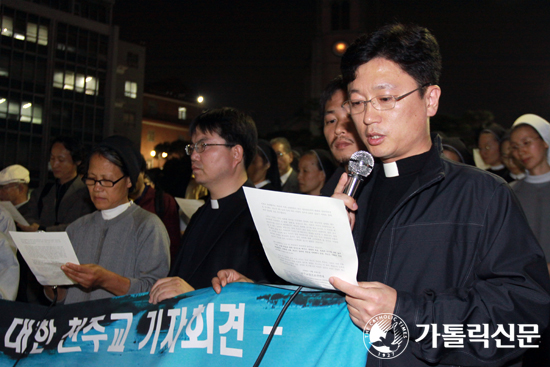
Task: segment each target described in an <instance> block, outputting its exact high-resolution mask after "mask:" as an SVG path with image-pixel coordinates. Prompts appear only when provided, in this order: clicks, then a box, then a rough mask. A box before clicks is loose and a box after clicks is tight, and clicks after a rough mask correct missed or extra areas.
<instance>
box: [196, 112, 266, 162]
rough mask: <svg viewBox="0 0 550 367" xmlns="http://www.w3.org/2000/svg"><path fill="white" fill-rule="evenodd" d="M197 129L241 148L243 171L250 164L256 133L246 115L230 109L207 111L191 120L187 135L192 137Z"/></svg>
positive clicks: (256, 137)
mask: <svg viewBox="0 0 550 367" xmlns="http://www.w3.org/2000/svg"><path fill="white" fill-rule="evenodd" d="M197 129H199V130H200V131H202V132H204V133H210V134H212V133H216V134H218V135H219V136H220V137H221V138H222V139H224V140H225V141H226V142H227V143H228V144H235V145H240V146H242V147H243V152H244V168H245V170H246V169H247V168H248V166H250V163H252V159H254V156H255V155H256V146H257V144H258V131H257V130H256V124H254V120H252V117H250V116H249V115H247V114H246V113H244V112H241V111H239V110H237V109H236V108H232V107H222V108H217V109H212V110H207V111H205V112H203V113H201V114H200V115H199V116H197V117H196V118H195V119H194V120H193V122H192V123H191V126H190V127H189V133H190V134H191V135H194V134H195V132H196V131H197Z"/></svg>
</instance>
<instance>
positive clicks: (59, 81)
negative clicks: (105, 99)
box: [53, 70, 99, 96]
mask: <svg viewBox="0 0 550 367" xmlns="http://www.w3.org/2000/svg"><path fill="white" fill-rule="evenodd" d="M53 86H54V88H61V89H67V90H74V91H75V92H79V93H86V94H87V95H89V96H94V95H97V93H98V87H99V82H98V80H97V78H95V77H93V76H87V75H84V74H76V78H75V74H74V73H73V72H72V71H65V72H63V71H61V70H56V71H54V73H53Z"/></svg>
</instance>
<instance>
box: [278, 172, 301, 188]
mask: <svg viewBox="0 0 550 367" xmlns="http://www.w3.org/2000/svg"><path fill="white" fill-rule="evenodd" d="M282 191H283V192H293V193H296V194H299V193H300V185H298V172H296V170H294V169H293V170H292V172H290V175H289V176H288V179H287V180H286V182H285V184H284V185H283V190H282Z"/></svg>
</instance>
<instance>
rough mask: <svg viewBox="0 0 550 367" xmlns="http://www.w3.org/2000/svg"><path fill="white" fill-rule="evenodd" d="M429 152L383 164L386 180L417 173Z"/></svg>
mask: <svg viewBox="0 0 550 367" xmlns="http://www.w3.org/2000/svg"><path fill="white" fill-rule="evenodd" d="M429 153H430V151H429V150H428V151H427V152H425V153H422V154H418V155H414V156H412V157H407V158H403V159H400V160H398V161H395V162H391V163H383V166H384V175H385V176H386V178H392V177H398V176H408V175H411V174H414V173H416V172H419V171H420V170H422V168H423V167H424V164H425V163H426V160H427V159H428V155H429Z"/></svg>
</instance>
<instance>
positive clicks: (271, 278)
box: [169, 181, 280, 288]
mask: <svg viewBox="0 0 550 367" xmlns="http://www.w3.org/2000/svg"><path fill="white" fill-rule="evenodd" d="M245 186H248V187H254V186H253V185H252V184H251V182H250V181H247V182H246V183H245ZM211 202H212V201H211V200H210V198H208V199H207V200H206V202H205V203H204V205H203V206H202V207H200V208H199V210H198V211H197V212H196V213H195V214H194V215H193V217H192V218H191V221H190V222H189V225H188V226H187V229H186V231H185V233H184V235H183V238H182V245H181V248H180V250H179V252H178V255H177V257H176V261H175V262H174V264H173V265H172V269H171V270H170V275H169V276H179V277H180V278H182V279H184V280H185V281H186V282H187V283H189V284H190V285H191V286H192V287H194V288H205V287H210V286H211V280H212V278H213V277H215V276H216V274H217V273H218V271H220V270H222V269H235V270H236V271H238V272H239V273H241V274H243V275H245V276H246V277H248V278H250V279H252V280H254V281H256V282H268V283H280V279H279V277H277V276H276V275H275V273H274V272H273V269H272V268H271V265H269V262H268V261H267V257H266V256H265V253H264V250H263V247H262V244H261V242H260V238H259V236H258V232H257V231H256V227H255V226H254V222H253V221H252V215H251V214H250V210H249V209H248V205H247V203H246V198H245V196H244V191H243V189H242V187H241V188H240V189H239V190H237V191H236V192H235V193H233V194H231V195H229V196H227V197H225V198H223V199H220V200H218V204H219V208H218V209H212V203H211Z"/></svg>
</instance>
